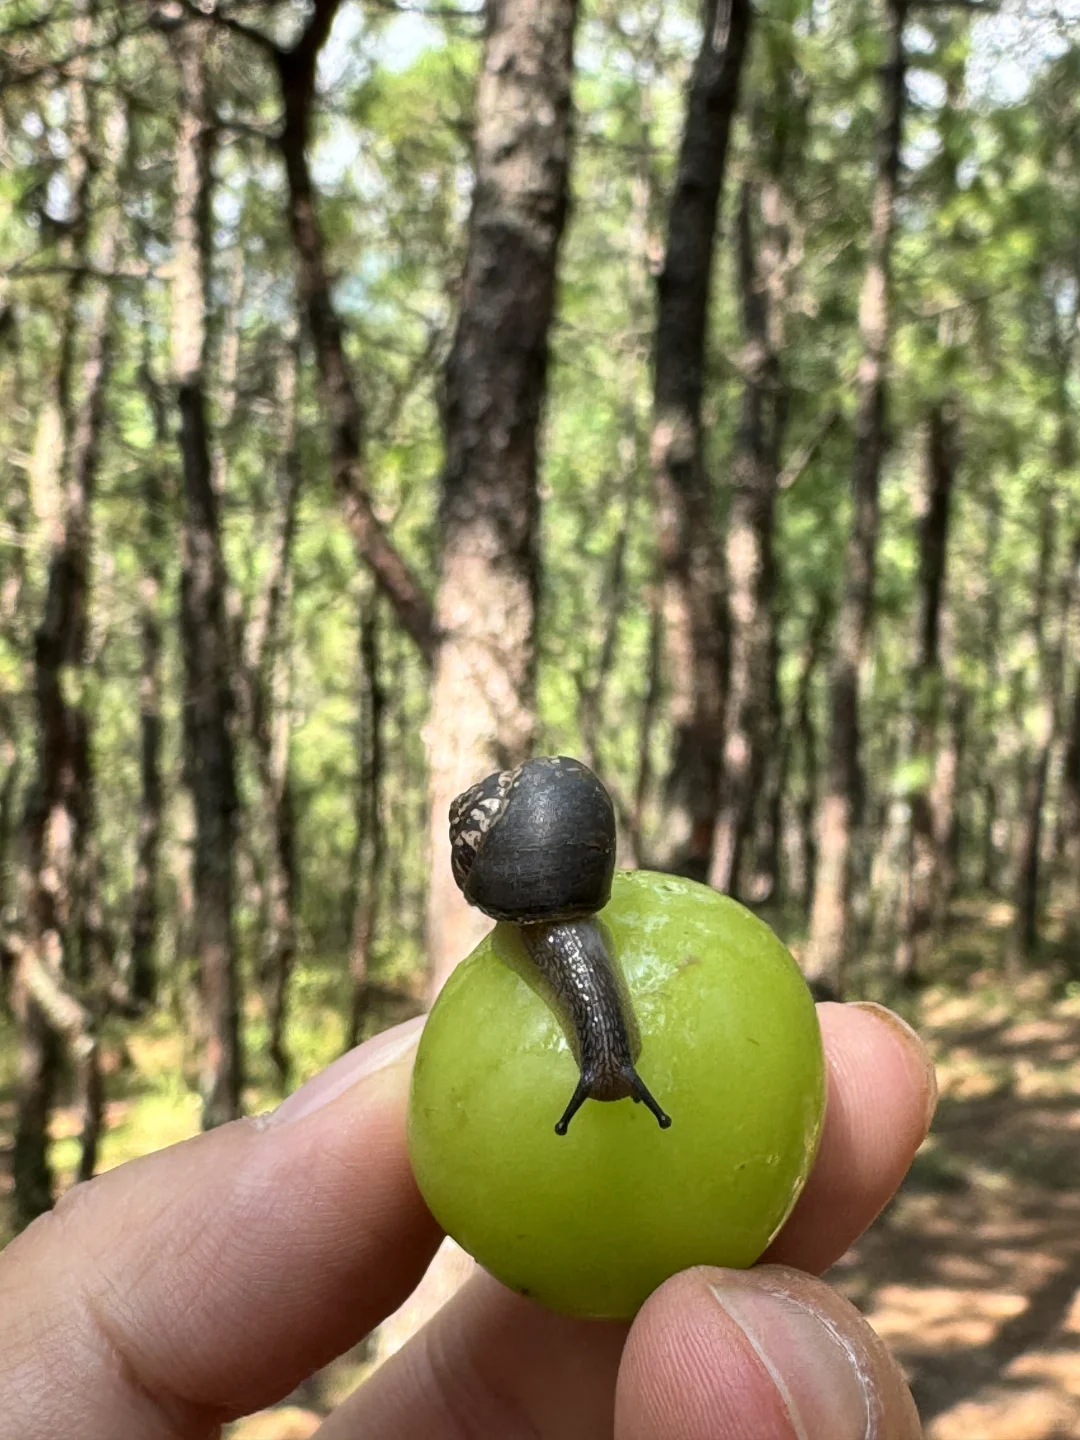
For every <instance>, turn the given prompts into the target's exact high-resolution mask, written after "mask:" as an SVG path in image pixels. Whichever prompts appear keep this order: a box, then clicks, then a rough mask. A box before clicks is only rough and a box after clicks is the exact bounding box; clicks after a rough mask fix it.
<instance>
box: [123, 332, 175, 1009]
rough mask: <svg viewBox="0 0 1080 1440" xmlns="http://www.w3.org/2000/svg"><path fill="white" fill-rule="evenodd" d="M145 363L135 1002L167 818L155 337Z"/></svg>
mask: <svg viewBox="0 0 1080 1440" xmlns="http://www.w3.org/2000/svg"><path fill="white" fill-rule="evenodd" d="M146 350H147V353H146V356H145V357H144V363H143V366H142V371H141V379H142V381H143V388H144V390H145V392H146V398H147V406H148V408H149V410H150V415H151V422H152V424H153V427H154V442H155V443H154V450H153V454H152V455H151V457H150V460H149V463H148V464H147V465H146V468H145V469H144V471H143V475H142V507H143V514H142V524H143V532H142V550H143V555H142V564H143V573H142V579H141V581H140V582H139V637H140V649H141V652H142V659H141V663H140V670H139V781H140V784H139V828H138V835H137V838H136V842H135V884H134V889H133V892H132V905H131V954H130V961H129V970H128V984H129V988H130V991H131V997H132V999H133V1000H134V1001H136V1003H138V1004H142V1005H149V1004H152V1003H153V1002H154V1000H155V999H156V997H157V981H158V974H157V938H158V921H159V898H158V885H159V872H160V856H161V835H162V828H163V822H164V809H165V787H164V783H163V780H162V774H161V745H162V713H161V710H162V694H163V679H162V650H163V644H164V639H163V635H162V625H161V604H162V590H163V588H164V583H165V551H164V547H165V538H166V529H167V527H166V523H165V521H166V503H167V498H166V497H167V487H166V483H165V479H164V467H165V465H166V463H167V462H166V460H165V451H166V447H167V445H168V440H169V433H168V413H167V408H166V402H165V396H164V394H163V393H162V391H161V387H160V386H159V385H158V384H157V382H156V381H155V379H154V377H153V375H152V373H151V371H150V368H149V342H148V341H147V346H146Z"/></svg>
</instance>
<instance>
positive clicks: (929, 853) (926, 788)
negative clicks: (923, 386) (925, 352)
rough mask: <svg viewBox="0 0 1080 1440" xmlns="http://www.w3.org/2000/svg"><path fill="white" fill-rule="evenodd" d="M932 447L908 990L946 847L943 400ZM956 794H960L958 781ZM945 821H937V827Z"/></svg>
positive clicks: (918, 658)
mask: <svg viewBox="0 0 1080 1440" xmlns="http://www.w3.org/2000/svg"><path fill="white" fill-rule="evenodd" d="M926 442H927V445H926V479H927V503H926V513H925V514H924V516H923V520H922V525H921V527H920V533H919V628H918V635H917V639H916V646H915V664H914V666H913V667H912V672H911V694H912V696H913V697H914V710H915V713H914V716H913V724H912V745H911V758H912V760H913V762H915V763H916V764H917V765H918V766H919V767H920V771H921V773H920V778H919V779H918V781H917V782H916V784H915V786H914V789H913V791H912V794H911V796H910V815H911V818H910V829H909V834H908V844H907V847H906V854H905V857H904V860H905V870H906V874H905V875H904V877H903V881H902V890H903V909H902V915H901V935H900V944H899V947H898V949H897V954H896V974H897V977H898V978H899V979H900V980H902V981H904V983H905V984H909V985H910V984H914V983H916V982H917V981H918V980H919V978H920V976H921V974H922V970H923V968H924V965H925V961H926V956H927V950H928V946H929V942H930V937H931V933H932V928H931V927H932V921H933V917H934V878H935V875H936V874H937V873H938V865H939V862H940V859H941V853H942V849H943V848H944V847H943V846H939V845H938V844H937V842H936V838H935V829H934V819H935V816H934V805H933V800H932V794H931V791H932V788H933V787H932V781H933V778H934V775H935V770H936V761H937V755H936V752H937V737H938V721H939V716H940V711H941V701H942V694H943V690H944V684H945V677H944V671H943V667H942V662H941V645H940V635H941V609H942V596H943V594H944V590H945V570H946V560H947V556H948V544H949V512H950V508H951V505H952V493H953V484H954V480H955V476H956V418H955V415H954V413H953V409H952V406H951V405H949V404H946V403H945V402H939V403H937V404H935V405H933V406H932V407H931V409H930V415H929V421H928V424H927V436H926ZM941 778H942V783H943V784H945V785H947V784H948V782H947V777H946V776H945V775H944V774H943V775H942V777H941ZM951 788H952V789H953V790H955V780H953V782H952V786H951ZM943 804H944V796H943V795H942V794H941V792H939V804H938V811H939V817H940V812H941V810H942V808H943ZM950 809H951V806H950ZM942 823H943V822H942V820H941V819H940V818H939V820H938V824H939V826H940V825H941V824H942Z"/></svg>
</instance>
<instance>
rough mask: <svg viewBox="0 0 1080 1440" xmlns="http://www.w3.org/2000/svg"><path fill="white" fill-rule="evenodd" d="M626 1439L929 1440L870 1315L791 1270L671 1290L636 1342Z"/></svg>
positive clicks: (620, 1394)
mask: <svg viewBox="0 0 1080 1440" xmlns="http://www.w3.org/2000/svg"><path fill="white" fill-rule="evenodd" d="M615 1433H616V1436H617V1437H618V1440H668V1437H671V1436H676V1435H677V1436H679V1437H680V1440H736V1437H743V1436H746V1435H753V1436H754V1437H755V1440H796V1437H797V1440H867V1437H871V1436H872V1437H874V1440H917V1437H918V1435H919V1433H920V1432H919V1421H918V1415H917V1413H916V1411H915V1406H914V1403H913V1401H912V1399H911V1395H910V1392H909V1391H908V1389H907V1386H906V1384H905V1383H904V1380H903V1376H902V1375H901V1374H900V1371H899V1369H898V1367H897V1366H896V1364H895V1362H894V1361H893V1359H892V1357H891V1356H890V1355H889V1353H888V1351H887V1349H886V1348H885V1346H884V1345H883V1344H882V1343H881V1341H880V1340H879V1339H878V1337H877V1336H876V1335H875V1334H874V1332H873V1331H872V1330H871V1328H870V1327H869V1325H867V1323H866V1321H865V1320H864V1319H863V1318H862V1316H861V1315H859V1313H858V1311H857V1310H855V1308H854V1307H853V1306H852V1305H850V1304H849V1303H848V1302H847V1301H846V1300H844V1299H842V1298H841V1297H840V1296H839V1295H837V1294H836V1293H835V1292H834V1291H832V1290H830V1289H829V1287H828V1286H827V1285H825V1284H824V1283H823V1282H822V1281H820V1280H816V1279H814V1278H813V1277H811V1276H808V1275H805V1274H803V1273H802V1272H800V1271H796V1270H790V1269H787V1268H786V1267H783V1266H762V1267H757V1268H755V1269H753V1270H747V1271H738V1270H720V1269H711V1268H706V1267H702V1268H699V1269H697V1270H690V1271H686V1272H685V1273H684V1274H682V1275H678V1276H676V1277H674V1279H672V1280H670V1281H668V1282H667V1284H666V1285H664V1286H662V1287H661V1288H660V1289H659V1290H658V1291H657V1292H656V1293H655V1294H654V1295H653V1296H652V1297H651V1298H650V1300H649V1301H648V1303H647V1304H646V1305H645V1307H644V1308H643V1309H642V1311H641V1313H640V1315H639V1316H638V1319H637V1320H636V1322H635V1324H634V1327H633V1329H632V1330H631V1333H630V1337H629V1340H628V1341H627V1345H626V1350H625V1352H624V1358H623V1365H622V1369H621V1371H620V1376H619V1386H618V1391H617V1397H616V1428H615Z"/></svg>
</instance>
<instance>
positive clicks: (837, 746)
mask: <svg viewBox="0 0 1080 1440" xmlns="http://www.w3.org/2000/svg"><path fill="white" fill-rule="evenodd" d="M906 16H907V0H886V28H887V36H888V41H887V44H888V51H887V56H886V60H885V64H884V65H883V67H882V71H881V134H880V139H879V147H878V160H877V177H876V180H875V184H874V196H873V203H872V206H871V213H870V241H869V247H868V253H867V261H866V273H865V276H864V279H863V286H862V293H861V295H860V298H859V334H860V338H861V343H862V356H861V359H860V362H859V371H858V376H857V380H856V412H855V458H854V466H853V470H852V504H853V515H852V522H851V530H850V533H849V536H848V543H847V553H846V557H845V564H844V592H843V599H842V602H841V606H840V613H839V615H838V617H837V625H836V635H835V639H834V644H833V659H832V666H831V673H830V677H829V738H828V770H827V774H826V781H825V793H824V795H823V797H822V802H821V807H820V812H819V815H818V822H817V851H818V859H817V868H816V875H815V883H814V899H813V905H812V908H811V913H810V937H809V942H808V944H807V948H806V952H805V955H804V957H803V965H804V970H805V972H806V976H807V979H808V980H809V981H810V982H811V984H813V985H815V986H816V987H817V988H818V989H819V990H820V991H821V992H822V993H831V994H834V995H839V994H840V993H841V992H842V989H843V981H844V969H845V965H846V961H847V958H848V948H849V945H850V940H851V919H852V916H851V880H852V845H853V840H854V834H855V831H856V828H857V826H858V823H859V818H860V809H861V800H862V767H861V760H860V729H859V685H860V679H861V675H862V671H863V668H864V665H865V662H866V659H867V655H868V651H869V643H870V631H871V626H872V623H873V614H874V574H875V568H876V560H877V537H878V497H879V490H880V483H881V468H882V463H883V461H884V456H885V448H886V382H887V370H888V363H889V347H890V340H891V314H890V290H891V258H892V240H893V231H894V229H895V216H896V199H897V191H898V188H899V179H900V146H901V140H902V135H903V124H904V106H905V100H906V86H905V72H906V68H907V60H906V56H905V52H904V22H905V20H906Z"/></svg>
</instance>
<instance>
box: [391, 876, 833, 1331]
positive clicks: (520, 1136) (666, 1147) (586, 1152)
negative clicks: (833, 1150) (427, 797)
mask: <svg viewBox="0 0 1080 1440" xmlns="http://www.w3.org/2000/svg"><path fill="white" fill-rule="evenodd" d="M599 918H600V920H601V922H602V924H603V925H604V926H605V927H606V928H607V931H608V935H609V938H610V943H611V948H612V953H613V955H614V957H615V961H616V963H617V965H618V967H619V969H620V970H621V972H622V976H623V979H624V980H625V983H626V987H627V991H628V993H629V996H630V999H631V1003H632V1006H633V1010H634V1013H635V1015H636V1017H637V1025H638V1029H639V1031H640V1037H641V1051H640V1055H639V1056H638V1059H637V1069H638V1072H639V1074H640V1075H641V1077H642V1079H643V1080H644V1082H645V1084H646V1085H647V1086H648V1087H649V1089H650V1090H651V1091H652V1093H653V1095H655V1096H656V1098H657V1100H658V1101H659V1102H660V1104H661V1105H662V1106H663V1108H664V1110H666V1111H667V1113H668V1114H669V1115H670V1116H671V1127H670V1129H667V1130H662V1129H660V1128H659V1126H658V1125H657V1124H656V1121H655V1119H654V1118H653V1116H652V1115H650V1114H649V1113H648V1112H647V1111H646V1109H645V1108H644V1106H642V1105H635V1104H633V1103H632V1102H631V1101H630V1100H620V1101H615V1102H610V1103H600V1102H597V1101H593V1100H590V1101H587V1102H586V1103H585V1105H584V1106H583V1107H582V1109H581V1110H580V1111H579V1112H578V1114H577V1115H576V1117H575V1118H574V1121H573V1123H572V1124H571V1126H570V1128H569V1130H568V1131H567V1133H566V1134H565V1135H556V1134H555V1130H554V1123H555V1121H556V1120H557V1119H558V1118H559V1116H560V1115H561V1113H562V1111H563V1109H564V1107H565V1105H566V1102H567V1100H568V1098H569V1096H570V1094H571V1092H572V1091H573V1089H574V1086H575V1084H576V1083H577V1078H578V1069H577V1064H576V1062H575V1060H574V1054H573V1051H572V1049H571V1046H570V1043H569V1040H568V1037H567V1035H566V1034H565V1033H564V1030H563V1027H562V1025H561V1024H560V1021H559V1020H558V1018H557V1017H556V1015H555V1014H554V1012H553V1011H552V1010H551V1009H550V1008H549V1006H548V1004H547V1003H546V1001H545V1000H544V998H542V991H541V987H540V986H539V985H538V984H537V981H536V979H535V977H534V974H533V972H532V969H531V962H530V961H529V959H528V956H527V954H526V952H525V949H524V946H523V945H522V943H521V940H520V938H519V936H518V933H517V928H516V927H515V926H513V925H510V924H502V923H500V924H499V925H497V926H496V927H495V929H494V931H492V933H491V934H490V935H489V936H488V937H487V938H486V939H485V940H483V941H482V942H481V943H480V944H479V945H478V946H477V947H476V949H475V950H474V951H473V953H472V954H471V955H470V956H469V957H468V959H466V960H464V961H463V962H462V963H461V964H460V965H459V966H458V968H457V969H456V970H455V971H454V973H453V975H452V976H451V977H450V979H449V981H448V982H447V984H446V986H445V988H444V989H443V991H442V994H441V995H440V996H439V998H438V1000H437V1001H436V1003H435V1005H434V1007H433V1009H432V1011H431V1015H430V1017H429V1018H428V1022H427V1025H426V1026H425V1028H424V1033H423V1037H422V1039H421V1041H420V1048H419V1052H418V1054H417V1058H416V1066H415V1069H414V1072H413V1082H412V1094H411V1097H410V1104H409V1152H410V1155H411V1158H412V1165H413V1170H414V1172H415V1175H416V1180H417V1183H418V1185H419V1186H420V1190H421V1192H422V1193H423V1196H424V1199H425V1200H426V1201H427V1203H428V1206H429V1207H430V1209H431V1211H432V1214H433V1215H434V1216H435V1218H436V1219H437V1220H438V1221H439V1223H440V1224H441V1225H442V1226H443V1228H444V1229H445V1230H446V1231H447V1233H448V1234H450V1235H452V1236H453V1237H454V1239H455V1240H457V1241H458V1243H459V1244H460V1245H461V1246H462V1247H463V1248H464V1249H465V1250H467V1251H468V1252H469V1253H470V1254H471V1255H473V1256H474V1257H475V1258H476V1259H477V1260H478V1261H479V1263H480V1264H481V1265H483V1266H484V1268H485V1269H487V1270H489V1271H490V1272H491V1273H492V1274H493V1275H494V1276H496V1278H497V1279H499V1280H501V1281H502V1282H503V1284H505V1285H508V1286H510V1287H511V1288H512V1289H514V1290H518V1291H520V1292H521V1293H522V1294H525V1295H531V1296H533V1297H534V1298H535V1299H537V1300H539V1301H540V1302H542V1303H543V1304H545V1305H547V1306H550V1307H551V1308H552V1309H554V1310H560V1311H564V1312H566V1313H568V1314H573V1315H588V1316H595V1317H608V1318H623V1319H627V1318H629V1317H630V1316H632V1315H633V1314H634V1313H635V1312H636V1311H637V1310H638V1308H639V1307H640V1306H641V1304H642V1303H643V1302H644V1300H645V1299H646V1298H647V1296H648V1295H649V1294H650V1293H651V1292H652V1291H653V1290H655V1289H656V1287H657V1286H658V1285H659V1284H661V1283H662V1282H663V1281H664V1280H666V1279H667V1278H668V1277H669V1276H670V1275H674V1274H675V1273H676V1272H677V1271H679V1270H684V1269H686V1268H687V1267H688V1266H690V1265H698V1264H710V1265H729V1266H737V1267H746V1266H749V1265H752V1264H753V1263H754V1261H755V1260H757V1259H758V1257H759V1256H760V1255H761V1253H762V1252H763V1251H764V1249H765V1248H766V1246H767V1245H768V1243H769V1241H770V1240H771V1239H772V1237H773V1236H774V1235H775V1234H776V1232H777V1230H779V1228H780V1226H781V1225H782V1224H783V1222H784V1220H785V1219H786V1218H787V1216H788V1214H789V1213H790V1211H791V1207H792V1206H793V1205H794V1203H795V1200H796V1199H797V1197H798V1195H799V1191H800V1190H801V1189H802V1186H803V1183H804V1181H805V1180H806V1177H807V1175H808V1173H809V1171H810V1167H811V1165H812V1163H813V1159H814V1154H815V1151H816V1149H817V1143H818V1138H819V1136H820V1133H821V1124H822V1119H823V1116H824V1107H825V1071H824V1060H823V1056H822V1048H821V1034H820V1031H819V1029H818V1023H817V1015H816V1012H815V1009H814V1004H813V1001H812V999H811V996H810V992H809V991H808V989H807V988H806V985H805V983H804V981H803V978H802V976H801V974H800V973H799V970H798V967H797V966H796V964H795V962H794V960H793V959H792V957H791V955H790V954H789V953H788V951H787V950H786V949H785V947H784V946H783V945H782V944H781V942H780V941H779V940H778V939H777V937H776V936H775V935H774V934H773V932H772V931H771V930H770V929H769V928H768V926H767V925H765V924H764V923H763V922H762V921H761V920H758V919H757V918H756V916H754V915H752V914H751V913H750V912H749V911H748V910H745V909H743V907H742V906H741V905H738V904H736V902H735V901H733V900H730V899H728V898H727V897H726V896H724V895H719V894H717V893H716V891H714V890H710V889H708V888H707V887H706V886H704V885H697V884H695V883H694V882H693V881H690V880H682V879H678V878H676V877H673V876H670V875H656V874H651V873H649V872H646V871H622V872H619V873H618V874H616V876H615V881H614V885H613V887H612V894H611V901H610V903H609V904H608V905H607V907H606V908H605V909H604V910H603V911H601V913H600V917H599Z"/></svg>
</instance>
